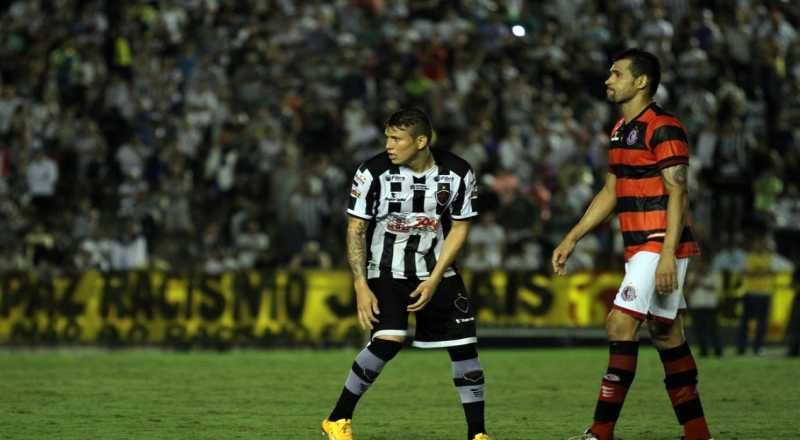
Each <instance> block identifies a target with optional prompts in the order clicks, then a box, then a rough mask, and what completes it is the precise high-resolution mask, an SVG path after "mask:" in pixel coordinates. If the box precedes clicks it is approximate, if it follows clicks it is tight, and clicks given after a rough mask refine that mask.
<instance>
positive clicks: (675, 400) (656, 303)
mask: <svg viewBox="0 0 800 440" xmlns="http://www.w3.org/2000/svg"><path fill="white" fill-rule="evenodd" d="M688 264H689V261H688V259H685V258H684V259H679V260H678V262H677V270H678V274H677V275H678V288H677V289H675V290H674V291H673V292H671V293H668V294H659V295H657V296H655V297H654V299H653V303H652V305H651V308H650V317H651V319H648V321H647V327H648V330H649V331H650V336H651V338H652V341H653V345H655V346H656V348H657V349H658V353H659V356H660V358H661V363H662V364H663V365H664V374H665V376H666V377H665V379H664V384H665V385H666V388H667V393H668V394H669V397H670V400H671V401H672V407H673V409H674V410H675V415H676V416H677V417H678V422H679V423H680V424H681V425H682V426H683V431H684V436H685V437H684V438H686V439H687V440H707V439H710V438H711V434H710V433H709V431H708V425H707V424H706V419H705V416H704V415H703V406H702V405H701V404H700V395H699V394H698V392H697V364H696V363H695V360H694V356H692V351H691V350H690V348H689V344H688V343H687V342H686V337H685V334H684V328H683V317H682V316H681V314H680V313H679V312H680V311H681V310H685V309H686V300H685V299H684V297H683V283H684V280H685V279H686V270H687V267H688Z"/></svg>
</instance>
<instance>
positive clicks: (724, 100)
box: [0, 0, 800, 273]
mask: <svg viewBox="0 0 800 440" xmlns="http://www.w3.org/2000/svg"><path fill="white" fill-rule="evenodd" d="M799 20H800V5H798V4H797V3H795V2H790V1H784V2H782V1H754V0H753V1H751V0H716V1H714V0H707V1H701V0H559V1H536V2H534V1H530V2H529V1H524V0H385V1H384V0H331V1H321V0H316V1H312V0H309V1H292V0H230V1H223V0H149V1H144V0H143V1H118V0H36V1H34V0H24V1H14V0H4V1H0V254H1V255H0V266H2V267H0V270H15V269H25V270H31V269H40V270H62V271H63V270H70V269H72V270H86V269H89V268H97V269H101V270H117V269H122V270H124V269H137V268H146V267H155V268H159V269H174V270H183V269H185V268H195V269H199V268H202V270H204V271H206V272H207V273H219V272H222V271H226V270H231V269H247V268H253V267H286V266H290V267H295V268H302V267H344V266H345V265H346V261H345V258H344V249H345V247H344V244H343V240H344V230H345V227H344V224H345V222H346V219H345V214H344V207H345V205H346V199H347V197H348V194H349V186H350V179H351V175H352V173H353V172H354V170H355V168H356V167H357V165H358V163H359V162H360V161H362V160H364V159H366V158H368V157H370V156H371V155H373V154H376V153H378V152H380V151H381V150H382V147H383V126H382V123H383V120H384V118H385V117H386V116H388V115H389V114H390V113H391V112H392V111H394V110H396V109H398V108H400V107H402V106H407V105H417V106H420V107H422V108H424V109H426V110H427V111H428V112H429V114H430V115H431V118H432V120H433V122H434V126H435V128H436V130H437V142H436V146H437V147H439V148H445V149H450V150H452V151H454V152H456V153H458V154H460V155H461V156H462V157H464V158H465V159H467V160H468V161H469V162H470V163H471V164H472V166H473V167H474V169H475V170H476V172H477V173H478V175H479V178H480V182H481V202H480V203H481V209H482V211H483V213H484V215H482V216H481V217H480V220H479V221H478V222H476V225H475V227H474V229H473V233H472V234H471V237H470V242H469V248H468V249H467V251H466V253H465V255H464V258H463V265H464V266H466V267H467V268H470V269H473V270H485V269H495V268H504V269H532V270H537V269H543V270H544V269H546V268H547V264H548V260H549V252H550V249H551V248H552V246H553V244H554V243H557V241H558V240H560V238H561V237H562V236H563V234H564V233H566V231H567V230H568V228H569V227H571V225H572V224H574V222H575V221H576V220H577V218H578V217H579V216H580V215H581V214H582V212H583V210H584V209H585V207H586V205H587V203H588V202H589V201H590V200H591V198H592V196H593V195H594V193H595V192H596V191H597V190H598V189H599V187H600V186H601V185H602V183H603V179H604V176H605V174H606V170H607V168H606V148H607V142H608V133H609V130H610V127H611V126H612V125H613V123H614V121H615V120H616V119H617V117H618V113H617V111H616V109H615V108H613V107H612V106H610V105H609V104H608V103H607V102H606V100H605V87H604V86H603V81H604V80H605V78H606V76H607V71H608V67H609V65H610V61H609V60H610V57H611V56H613V54H615V53H616V52H618V51H620V50H621V49H623V48H626V47H629V46H639V47H642V48H645V49H647V50H650V51H653V52H655V53H656V54H658V55H659V57H660V58H661V60H662V64H663V66H664V75H663V80H662V86H661V88H660V89H659V91H658V94H657V101H658V102H659V103H660V104H661V105H662V107H664V108H666V109H667V110H669V111H671V112H673V113H675V114H676V115H677V116H678V117H679V118H680V119H681V120H682V121H683V122H684V124H685V125H686V126H687V128H688V131H689V135H690V142H691V146H692V152H693V158H692V162H691V203H692V208H691V209H692V222H693V225H694V228H695V231H696V234H697V235H698V237H699V241H700V243H701V246H702V247H703V249H704V250H705V252H706V255H707V256H708V257H709V258H710V257H714V259H715V260H716V262H715V264H716V265H717V267H730V268H735V267H736V266H735V265H736V264H742V263H741V259H739V260H737V259H736V258H735V255H737V252H739V253H741V252H745V251H747V250H748V248H750V247H752V246H755V247H759V249H761V248H765V249H768V250H769V251H771V252H777V253H779V254H782V255H783V256H784V257H785V258H786V259H788V260H789V261H791V260H795V261H796V260H797V259H798V258H800V252H799V251H798V246H800V244H798V243H800V240H798V237H800V173H798V170H800V38H798V30H797V26H798V25H799V24H800V21H799ZM615 228H616V224H615V222H611V223H609V224H608V225H607V226H605V227H604V228H601V229H600V230H599V231H597V232H596V233H595V234H593V235H591V236H590V237H587V238H586V239H585V240H583V241H582V242H581V244H580V245H579V248H578V249H577V251H576V254H575V256H574V257H573V259H572V261H571V263H570V264H572V267H571V268H570V269H572V270H579V269H586V270H594V269H609V268H618V266H619V265H621V263H622V257H621V252H622V243H621V238H620V235H619V234H618V233H617V232H616V231H615V230H614V229H615ZM756 238H764V239H763V240H761V239H758V240H756ZM732 255H733V256H734V257H731V256H732ZM718 256H719V257H718ZM737 261H738V262H737ZM726 265H727V266H726Z"/></svg>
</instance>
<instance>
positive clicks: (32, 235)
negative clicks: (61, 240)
mask: <svg viewBox="0 0 800 440" xmlns="http://www.w3.org/2000/svg"><path fill="white" fill-rule="evenodd" d="M24 241H25V248H26V249H25V254H26V256H27V259H28V261H29V262H30V265H31V267H39V266H42V265H45V266H52V265H55V264H57V263H59V261H58V260H59V259H58V249H57V247H56V238H55V236H54V235H53V234H52V233H51V232H49V231H48V230H47V229H46V228H45V225H44V223H41V222H39V223H36V225H35V226H34V227H33V229H32V230H31V231H30V232H28V233H27V234H26V235H25V238H24Z"/></svg>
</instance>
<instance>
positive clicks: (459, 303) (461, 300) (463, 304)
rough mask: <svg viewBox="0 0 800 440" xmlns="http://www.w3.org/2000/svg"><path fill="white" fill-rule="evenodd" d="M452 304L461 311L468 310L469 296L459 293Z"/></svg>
mask: <svg viewBox="0 0 800 440" xmlns="http://www.w3.org/2000/svg"><path fill="white" fill-rule="evenodd" d="M453 305H454V306H456V308H457V309H458V310H460V311H461V313H467V312H468V311H469V298H467V297H466V296H464V295H462V294H461V293H459V294H458V297H457V298H456V300H455V301H453Z"/></svg>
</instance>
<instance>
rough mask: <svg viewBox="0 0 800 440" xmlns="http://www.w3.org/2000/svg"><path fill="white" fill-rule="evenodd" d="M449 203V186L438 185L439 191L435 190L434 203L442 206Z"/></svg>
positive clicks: (444, 184)
mask: <svg viewBox="0 0 800 440" xmlns="http://www.w3.org/2000/svg"><path fill="white" fill-rule="evenodd" d="M449 201H450V185H448V184H446V183H440V184H439V189H438V190H436V203H438V204H440V205H442V206H444V205H446V204H447V202H449Z"/></svg>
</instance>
